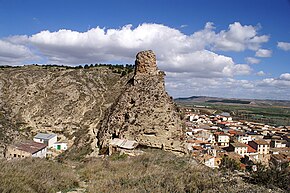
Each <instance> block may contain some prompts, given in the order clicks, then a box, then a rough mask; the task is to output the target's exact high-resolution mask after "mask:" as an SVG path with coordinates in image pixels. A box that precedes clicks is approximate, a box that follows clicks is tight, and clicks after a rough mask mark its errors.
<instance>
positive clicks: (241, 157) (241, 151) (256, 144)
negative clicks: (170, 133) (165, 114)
mask: <svg viewBox="0 0 290 193" xmlns="http://www.w3.org/2000/svg"><path fill="white" fill-rule="evenodd" d="M185 112H186V113H185V120H186V123H185V124H186V142H187V150H188V152H189V153H190V154H191V155H192V156H193V157H194V159H195V160H197V161H198V162H199V163H201V164H204V165H206V166H208V167H210V168H219V167H220V165H221V162H222V159H223V158H224V157H227V158H230V159H232V160H235V161H236V163H239V165H240V168H241V170H246V169H248V170H251V171H255V170H256V169H257V168H256V164H258V163H261V164H263V165H265V166H275V167H281V166H282V165H285V164H286V165H288V166H289V163H290V126H279V127H274V126H270V125H266V124H262V123H256V122H248V121H243V120H239V121H236V120H233V118H232V117H231V115H230V114H229V113H227V112H223V113H221V114H212V115H208V114H199V113H197V112H194V111H193V110H191V109H185Z"/></svg>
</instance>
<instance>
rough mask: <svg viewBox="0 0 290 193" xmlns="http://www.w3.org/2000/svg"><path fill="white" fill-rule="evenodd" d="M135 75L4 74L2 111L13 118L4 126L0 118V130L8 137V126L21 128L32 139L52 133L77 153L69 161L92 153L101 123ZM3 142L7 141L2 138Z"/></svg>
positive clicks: (33, 69) (0, 77)
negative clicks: (41, 134)
mask: <svg viewBox="0 0 290 193" xmlns="http://www.w3.org/2000/svg"><path fill="white" fill-rule="evenodd" d="M132 75H133V74H132ZM132 75H126V76H121V75H120V74H118V73H113V69H109V68H105V67H94V68H90V69H66V68H64V67H45V66H24V67H17V68H0V110H1V108H3V110H5V112H9V114H8V115H9V116H6V118H5V120H4V119H1V112H0V125H3V127H2V128H1V126H0V129H3V131H5V132H4V133H6V131H8V130H9V129H10V127H9V125H11V124H14V125H17V128H16V129H17V130H18V131H20V132H19V133H21V134H22V135H25V136H26V138H28V139H32V136H33V135H35V134H36V133H38V132H53V133H56V134H57V135H58V137H59V139H61V140H64V141H67V142H68V145H69V146H70V147H69V151H71V150H74V151H73V153H71V154H70V156H76V157H77V156H78V153H79V152H81V154H82V155H84V154H86V153H88V152H92V150H94V149H96V143H97V139H96V133H97V126H98V125H99V122H100V121H101V120H102V119H103V118H104V115H105V111H106V110H107V109H108V107H109V106H110V105H111V104H113V103H114V102H115V101H116V100H117V98H118V96H119V95H120V94H121V93H122V92H123V90H124V89H125V87H126V83H127V82H128V80H129V79H130V78H131V77H132ZM4 121H5V122H7V124H6V125H7V126H5V124H4ZM8 123H9V124H8ZM9 136H10V135H9ZM4 138H7V137H6V136H4ZM1 142H5V141H4V140H2V138H1V132H0V145H1ZM0 153H1V148H0Z"/></svg>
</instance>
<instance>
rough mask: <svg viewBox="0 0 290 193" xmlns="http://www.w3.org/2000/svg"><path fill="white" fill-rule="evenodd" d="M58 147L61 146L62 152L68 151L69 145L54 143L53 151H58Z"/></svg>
mask: <svg viewBox="0 0 290 193" xmlns="http://www.w3.org/2000/svg"><path fill="white" fill-rule="evenodd" d="M58 145H60V150H67V144H66V143H54V144H53V149H56V150H58V149H57V147H58Z"/></svg>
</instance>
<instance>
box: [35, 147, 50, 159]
mask: <svg viewBox="0 0 290 193" xmlns="http://www.w3.org/2000/svg"><path fill="white" fill-rule="evenodd" d="M46 152H47V148H44V149H42V150H40V151H38V152H35V153H34V154H32V157H39V158H45V157H46Z"/></svg>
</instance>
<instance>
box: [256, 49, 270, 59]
mask: <svg viewBox="0 0 290 193" xmlns="http://www.w3.org/2000/svg"><path fill="white" fill-rule="evenodd" d="M255 56H257V57H261V58H267V57H271V56H272V51H271V50H267V49H259V50H258V51H257V52H256V55H255Z"/></svg>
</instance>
